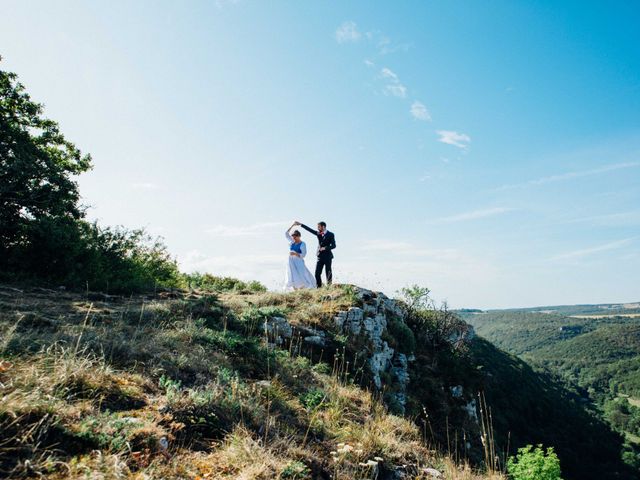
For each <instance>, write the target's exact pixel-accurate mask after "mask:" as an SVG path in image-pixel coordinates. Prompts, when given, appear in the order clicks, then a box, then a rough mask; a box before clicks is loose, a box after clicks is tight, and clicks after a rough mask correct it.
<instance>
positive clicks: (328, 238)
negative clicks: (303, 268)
mask: <svg viewBox="0 0 640 480" xmlns="http://www.w3.org/2000/svg"><path fill="white" fill-rule="evenodd" d="M300 226H301V227H302V228H304V229H305V230H306V231H307V232H310V233H313V234H314V235H315V236H316V237H318V258H323V257H324V258H333V252H331V250H333V249H334V248H336V237H335V235H334V234H333V233H332V232H330V231H329V230H325V231H324V235H320V233H318V232H317V231H316V230H314V229H313V228H309V227H307V226H306V225H304V224H300ZM320 247H324V251H322V252H321V251H320Z"/></svg>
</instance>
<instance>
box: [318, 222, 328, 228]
mask: <svg viewBox="0 0 640 480" xmlns="http://www.w3.org/2000/svg"><path fill="white" fill-rule="evenodd" d="M318 225H322V226H323V227H324V228H327V224H326V223H324V222H318Z"/></svg>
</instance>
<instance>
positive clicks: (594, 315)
mask: <svg viewBox="0 0 640 480" xmlns="http://www.w3.org/2000/svg"><path fill="white" fill-rule="evenodd" d="M639 305H640V304H639V303H629V304H601V305H563V306H549V307H536V308H524V309H511V310H489V311H483V312H478V311H474V310H470V309H465V310H461V311H459V312H458V314H459V315H460V316H462V317H463V318H464V319H465V320H466V321H467V322H469V323H470V324H472V325H473V326H474V327H475V329H476V331H477V332H478V334H479V335H480V336H482V337H484V338H486V339H488V340H490V341H491V342H493V343H494V344H496V345H497V346H499V347H500V348H503V349H505V350H507V351H509V352H511V353H513V354H516V355H518V356H520V357H521V358H522V359H524V360H526V361H527V362H528V363H530V364H531V365H533V366H534V367H535V368H536V369H538V370H540V371H548V372H550V373H551V374H553V375H556V376H558V377H559V378H560V379H561V380H562V381H563V382H564V383H565V384H566V385H567V386H568V387H569V388H570V389H572V390H573V391H575V392H576V393H577V394H578V395H579V396H580V398H582V401H583V402H584V403H587V404H589V403H591V404H592V405H593V408H594V410H596V411H597V412H598V414H599V415H601V416H602V417H603V418H605V419H606V420H607V421H608V422H609V423H610V424H611V425H612V426H613V427H614V428H616V429H617V430H619V431H621V432H622V433H625V434H626V436H627V444H626V447H625V452H624V453H623V456H624V458H625V461H626V462H627V463H628V464H630V465H633V466H634V467H637V468H640V448H639V447H640V309H639V308H638V307H639Z"/></svg>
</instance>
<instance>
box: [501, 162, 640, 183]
mask: <svg viewBox="0 0 640 480" xmlns="http://www.w3.org/2000/svg"><path fill="white" fill-rule="evenodd" d="M637 167H640V162H625V163H613V164H609V165H602V166H601V167H598V168H593V169H591V170H580V171H574V172H566V173H560V174H558V175H550V176H548V177H542V178H536V179H534V180H529V181H528V182H523V183H515V184H512V185H503V186H501V187H499V188H498V189H497V190H510V189H513V188H521V187H526V186H528V185H544V184H547V183H554V182H562V181H565V180H572V179H574V178H581V177H590V176H593V175H600V174H603V173H608V172H613V171H616V170H623V169H627V168H637Z"/></svg>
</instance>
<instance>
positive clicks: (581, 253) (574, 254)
mask: <svg viewBox="0 0 640 480" xmlns="http://www.w3.org/2000/svg"><path fill="white" fill-rule="evenodd" d="M632 240H634V238H624V239H622V240H616V241H614V242H609V243H605V244H602V245H597V246H595V247H590V248H583V249H580V250H573V251H571V252H567V253H563V254H560V255H556V256H554V257H551V258H550V260H566V259H571V258H580V257H585V256H588V255H593V254H594V253H600V252H606V251H608V250H616V249H618V248H622V247H625V246H627V245H629V244H630V243H631V241H632Z"/></svg>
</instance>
